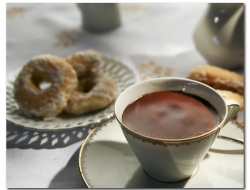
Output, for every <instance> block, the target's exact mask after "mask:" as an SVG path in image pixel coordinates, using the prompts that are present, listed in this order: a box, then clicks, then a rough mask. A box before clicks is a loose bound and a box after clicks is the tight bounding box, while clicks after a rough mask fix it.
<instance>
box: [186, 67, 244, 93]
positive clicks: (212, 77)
mask: <svg viewBox="0 0 250 190" xmlns="http://www.w3.org/2000/svg"><path fill="white" fill-rule="evenodd" d="M187 78H189V79H193V80H196V81H200V82H203V83H205V84H207V85H209V86H211V87H213V88H215V89H222V90H229V91H233V92H237V93H239V94H243V93H244V79H243V77H242V76H241V75H239V74H237V73H235V72H232V71H228V70H226V69H222V68H219V67H216V66H210V65H201V66H197V67H194V68H192V69H191V71H190V73H189V75H188V76H187Z"/></svg>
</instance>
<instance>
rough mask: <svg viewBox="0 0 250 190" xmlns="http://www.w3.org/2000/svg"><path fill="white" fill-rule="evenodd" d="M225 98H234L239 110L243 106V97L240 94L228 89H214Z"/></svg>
mask: <svg viewBox="0 0 250 190" xmlns="http://www.w3.org/2000/svg"><path fill="white" fill-rule="evenodd" d="M216 91H217V92H218V93H219V94H220V95H221V96H222V97H223V98H224V99H225V100H234V101H236V102H238V103H239V105H240V110H243V108H244V98H243V96H242V95H240V94H238V93H235V92H232V91H228V90H218V89H217V90H216Z"/></svg>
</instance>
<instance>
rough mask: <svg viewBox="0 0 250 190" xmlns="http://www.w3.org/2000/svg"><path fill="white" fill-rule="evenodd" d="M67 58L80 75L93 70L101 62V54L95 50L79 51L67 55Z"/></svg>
mask: <svg viewBox="0 0 250 190" xmlns="http://www.w3.org/2000/svg"><path fill="white" fill-rule="evenodd" d="M65 59H66V61H67V62H69V63H70V64H71V65H72V66H73V68H74V69H75V71H76V74H77V76H78V77H82V76H84V75H85V74H86V73H87V72H89V71H93V69H94V68H97V67H98V66H99V65H100V64H101V55H100V54H99V53H98V52H96V51H94V50H85V51H78V52H76V53H73V54H71V55H69V56H67V57H65Z"/></svg>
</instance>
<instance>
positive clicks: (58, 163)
mask: <svg viewBox="0 0 250 190" xmlns="http://www.w3.org/2000/svg"><path fill="white" fill-rule="evenodd" d="M119 7H120V13H121V19H122V25H121V26H120V27H119V28H117V29H115V30H112V31H110V32H106V33H101V34H96V33H89V32H86V31H84V30H82V29H81V22H82V21H81V14H80V11H79V9H78V7H77V6H76V4H68V3H64V4H29V3H28V4H7V25H6V27H7V74H8V73H10V72H12V71H14V70H15V69H17V68H20V67H21V66H22V65H24V64H25V63H26V62H27V61H28V60H29V59H30V58H31V57H33V56H35V55H40V54H53V55H58V56H65V55H69V54H70V53H73V52H76V51H78V50H84V49H94V50H96V51H98V52H100V53H101V54H103V55H107V56H110V57H114V58H116V59H119V60H121V61H122V62H123V63H125V64H127V65H129V66H130V67H132V68H133V69H135V71H136V74H138V77H139V79H143V77H146V75H145V76H144V74H145V73H140V65H139V64H147V63H148V62H150V61H152V60H153V61H154V62H157V63H159V64H164V63H165V62H166V68H165V69H166V70H167V69H168V71H166V72H167V73H168V74H170V75H172V76H183V75H185V74H186V73H185V72H184V73H180V72H175V71H176V67H175V69H174V70H173V68H174V65H172V64H174V63H176V62H178V63H179V65H178V67H182V66H183V67H187V66H188V67H190V65H189V64H191V65H192V64H193V65H197V64H202V63H205V60H204V59H203V58H202V57H201V56H200V55H199V54H198V53H197V52H196V50H195V47H194V43H193V40H192V34H193V31H194V27H195V25H196V24H197V22H198V20H199V18H200V17H201V15H202V14H203V12H204V10H205V9H206V8H207V4H205V3H158V4H119ZM6 125H7V160H6V163H7V167H6V170H7V176H6V179H7V181H6V183H7V188H71V189H72V188H85V187H86V185H85V184H84V182H83V180H82V178H81V176H80V173H79V169H78V153H79V148H80V146H81V144H82V143H83V141H84V139H85V138H86V136H87V135H88V133H89V132H90V131H91V130H92V129H93V128H94V127H95V126H94V125H92V126H89V127H84V128H79V129H74V130H67V131H34V130H29V129H24V128H21V127H17V126H15V125H14V124H11V123H10V122H7V124H6Z"/></svg>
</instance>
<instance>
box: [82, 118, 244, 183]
mask: <svg viewBox="0 0 250 190" xmlns="http://www.w3.org/2000/svg"><path fill="white" fill-rule="evenodd" d="M220 134H221V135H226V136H230V137H234V138H238V139H244V131H243V129H242V127H240V126H238V125H237V123H234V122H229V123H228V124H227V125H226V126H224V128H222V129H221V131H220ZM78 161H79V169H80V174H81V176H82V179H83V181H84V182H85V183H86V185H87V186H88V187H89V188H244V146H243V145H241V144H236V143H233V142H229V141H225V140H222V139H216V140H215V142H214V144H213V145H212V147H211V148H210V150H209V152H208V153H207V155H206V156H205V158H204V160H203V161H202V163H201V164H200V166H199V168H198V171H197V172H196V173H194V174H193V175H192V176H191V177H190V178H188V179H186V180H182V181H180V182H176V183H164V182H160V181H157V180H154V179H153V178H151V177H149V176H148V175H147V174H146V172H144V170H143V168H142V167H141V165H140V163H139V161H138V160H137V158H136V157H135V155H134V153H133V151H132V149H131V148H130V146H129V145H128V143H127V140H126V139H125V137H124V135H123V132H122V130H121V128H120V126H119V123H118V122H117V120H116V119H115V118H114V117H112V118H111V119H109V120H107V121H105V122H104V123H102V124H101V125H99V126H98V127H96V128H94V129H93V131H92V132H91V133H90V134H89V135H88V137H87V138H86V140H85V141H84V142H83V144H82V146H81V149H80V153H79V160H78Z"/></svg>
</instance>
